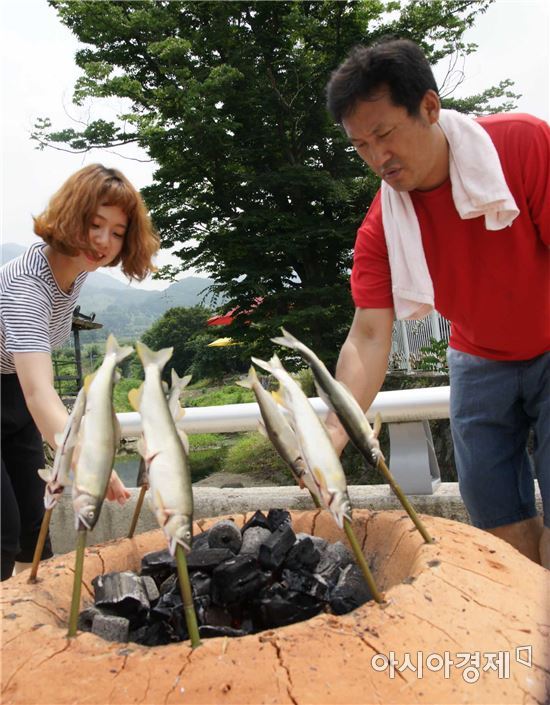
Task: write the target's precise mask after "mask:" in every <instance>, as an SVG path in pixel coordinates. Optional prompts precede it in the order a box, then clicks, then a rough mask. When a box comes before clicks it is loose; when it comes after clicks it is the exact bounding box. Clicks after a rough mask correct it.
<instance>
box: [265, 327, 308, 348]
mask: <svg viewBox="0 0 550 705" xmlns="http://www.w3.org/2000/svg"><path fill="white" fill-rule="evenodd" d="M281 331H282V333H283V335H282V337H281V336H279V337H277V338H271V342H272V343H275V344H276V345H282V346H283V347H284V348H292V349H293V350H297V349H299V347H300V346H301V345H302V343H300V341H299V340H298V338H295V337H294V336H293V335H292V333H289V332H288V331H287V330H285V329H284V328H283V327H281Z"/></svg>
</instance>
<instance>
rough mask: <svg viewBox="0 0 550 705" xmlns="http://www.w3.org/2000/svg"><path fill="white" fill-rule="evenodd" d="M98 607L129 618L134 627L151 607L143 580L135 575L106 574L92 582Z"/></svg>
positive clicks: (128, 572) (125, 573)
mask: <svg viewBox="0 0 550 705" xmlns="http://www.w3.org/2000/svg"><path fill="white" fill-rule="evenodd" d="M92 585H93V586H94V593H95V604H96V607H100V608H101V607H104V608H106V609H108V610H109V611H110V612H114V613H115V614H116V615H117V616H119V617H127V618H128V619H129V620H130V621H131V622H132V626H133V624H134V622H136V620H139V619H141V617H142V616H143V615H144V614H146V613H147V610H148V609H149V607H150V604H149V600H148V598H147V594H146V592H145V588H144V587H143V585H142V582H141V578H140V577H139V575H136V574H135V573H131V572H130V571H126V572H124V573H106V574H105V575H98V576H97V577H96V578H94V579H93V580H92Z"/></svg>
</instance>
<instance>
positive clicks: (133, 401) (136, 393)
mask: <svg viewBox="0 0 550 705" xmlns="http://www.w3.org/2000/svg"><path fill="white" fill-rule="evenodd" d="M142 392H143V384H141V385H140V386H139V387H137V388H134V389H130V391H129V392H128V401H129V402H130V405H131V407H132V409H134V411H139V407H140V405H141V395H142Z"/></svg>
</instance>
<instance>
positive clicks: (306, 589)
mask: <svg viewBox="0 0 550 705" xmlns="http://www.w3.org/2000/svg"><path fill="white" fill-rule="evenodd" d="M282 580H283V583H284V584H285V585H286V586H287V588H288V589H289V590H290V591H292V592H300V593H303V594H304V595H309V596H310V597H315V598H316V599H318V600H323V601H326V600H327V599H328V592H329V590H328V585H327V582H326V580H325V579H324V578H322V577H321V576H316V575H312V574H311V573H308V572H306V571H302V570H296V571H294V570H283V575H282Z"/></svg>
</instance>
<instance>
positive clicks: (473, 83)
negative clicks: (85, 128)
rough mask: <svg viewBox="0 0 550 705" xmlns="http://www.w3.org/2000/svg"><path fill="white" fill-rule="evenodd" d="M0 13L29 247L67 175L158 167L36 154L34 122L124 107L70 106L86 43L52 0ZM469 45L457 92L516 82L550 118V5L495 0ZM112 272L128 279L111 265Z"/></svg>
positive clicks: (11, 172)
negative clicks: (89, 168)
mask: <svg viewBox="0 0 550 705" xmlns="http://www.w3.org/2000/svg"><path fill="white" fill-rule="evenodd" d="M0 12H1V15H0V24H1V29H0V52H1V60H2V82H1V96H0V97H1V114H0V120H1V123H0V124H1V132H2V172H1V190H2V195H1V203H0V206H1V224H2V233H1V235H2V242H4V243H8V242H15V243H18V244H21V245H23V246H28V245H30V244H32V243H33V242H35V241H36V236H35V235H34V234H33V232H32V215H33V214H38V213H40V212H41V211H42V210H43V209H44V207H45V206H46V204H47V202H48V199H49V198H50V196H51V195H52V194H53V193H54V192H55V191H56V190H57V189H58V188H59V187H60V186H61V184H62V183H63V182H64V181H65V179H67V178H68V177H69V176H70V175H71V174H72V173H74V172H75V171H77V170H78V169H80V168H81V167H83V166H85V165H86V164H90V163H94V162H101V163H103V164H105V165H106V166H109V167H115V168H117V169H120V170H121V171H123V172H124V173H125V174H126V176H127V177H128V178H129V179H130V181H131V182H132V183H133V184H134V186H136V188H138V189H139V188H142V187H144V186H146V185H148V184H150V183H151V182H152V174H153V171H154V164H153V163H152V162H150V161H148V157H147V154H145V153H144V152H140V151H139V150H138V149H137V148H136V147H135V146H131V147H125V148H118V149H117V150H116V153H115V152H111V151H109V152H106V151H105V150H101V151H100V150H93V151H91V152H88V153H86V154H68V153H66V152H61V151H55V150H52V149H46V150H43V151H38V150H36V149H35V146H34V145H35V143H33V142H32V141H31V140H30V138H29V136H30V132H31V130H32V127H33V125H34V123H35V121H36V119H37V118H39V117H49V118H50V119H51V121H52V123H53V125H54V126H55V127H59V128H60V129H61V128H63V127H68V126H71V125H74V122H73V121H72V120H71V118H74V119H77V120H88V119H97V118H98V117H101V118H103V119H111V118H113V117H114V115H115V114H116V112H117V108H120V107H121V106H122V102H111V103H109V104H106V101H94V103H93V104H92V105H88V106H86V107H85V108H78V107H76V106H74V105H72V103H71V96H72V91H73V87H74V83H75V81H76V79H77V78H78V76H79V69H78V68H77V67H76V65H75V63H74V54H75V51H76V50H77V49H78V46H79V45H78V41H77V39H76V38H75V37H74V35H73V34H72V33H71V32H70V30H69V29H67V28H66V27H65V26H64V25H63V24H62V23H61V22H60V21H59V19H58V18H57V13H56V12H55V10H54V9H53V8H51V7H50V6H49V5H48V4H47V2H46V0H2V2H1V3H0ZM465 39H466V41H468V42H475V43H476V44H478V45H479V50H478V51H477V52H476V53H475V54H473V55H470V56H469V57H467V59H466V61H465V64H464V66H463V70H464V74H465V80H464V81H463V82H462V84H461V85H460V86H459V87H458V89H457V91H456V92H455V93H454V94H453V95H456V96H461V95H464V96H465V95H472V94H474V93H478V92H480V91H482V90H483V89H485V88H487V87H489V86H492V85H496V84H497V83H498V82H499V81H500V80H502V79H504V78H510V79H512V80H513V81H515V86H514V91H515V92H516V93H521V94H522V97H521V98H520V99H519V101H518V104H517V105H518V110H520V111H522V112H529V113H532V114H534V115H536V116H538V117H540V118H543V119H545V120H549V121H550V55H549V47H550V1H549V0H496V2H495V3H494V4H493V5H491V6H490V7H489V9H488V10H487V12H486V13H485V14H484V15H481V16H480V17H479V19H478V20H477V23H476V26H475V27H473V28H472V29H471V30H469V31H468V32H467V34H466V35H465ZM446 68H447V66H446V64H445V65H442V66H440V67H437V68H436V70H435V74H436V79H437V80H438V81H441V80H442V78H443V76H444V75H445V73H446ZM170 261H171V259H170V256H169V255H168V254H167V253H162V252H161V254H160V255H159V257H158V258H157V264H161V265H162V264H166V263H168V262H170ZM104 271H105V270H104ZM105 273H108V274H111V275H114V276H116V278H118V279H120V280H121V281H125V280H124V278H123V276H122V275H121V274H118V275H116V274H114V270H112V269H110V270H108V271H106V272H105ZM189 273H192V272H189ZM132 286H136V287H139V288H146V289H163V288H166V286H168V284H167V283H166V282H154V281H152V280H150V279H148V280H146V281H145V282H142V283H141V284H139V285H136V284H133V285H132Z"/></svg>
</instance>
